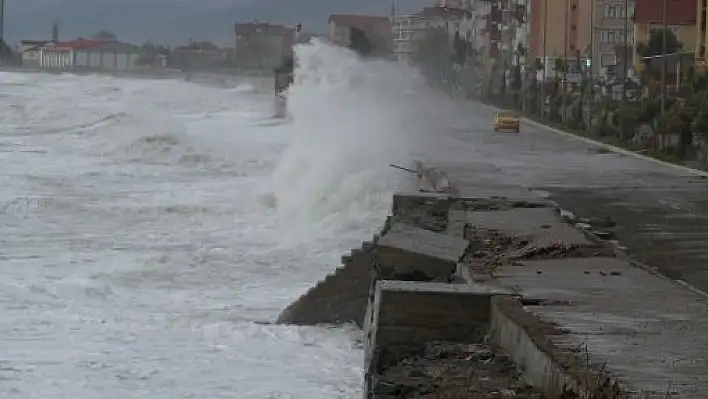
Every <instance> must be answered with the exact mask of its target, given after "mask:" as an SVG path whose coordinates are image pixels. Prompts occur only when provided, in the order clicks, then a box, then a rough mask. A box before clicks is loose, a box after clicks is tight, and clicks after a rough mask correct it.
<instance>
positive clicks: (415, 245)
mask: <svg viewBox="0 0 708 399" xmlns="http://www.w3.org/2000/svg"><path fill="white" fill-rule="evenodd" d="M378 245H379V246H380V247H388V248H396V249H401V250H404V251H409V252H412V253H415V254H420V255H426V256H430V257H434V258H439V259H441V260H445V261H449V262H457V261H459V260H460V258H461V257H462V255H464V253H465V250H466V249H467V246H468V245H469V243H468V242H467V240H464V239H461V238H458V237H451V236H449V235H447V234H440V233H435V232H432V231H428V230H424V229H421V228H418V227H414V226H410V225H407V224H403V223H393V224H392V225H391V228H390V229H389V230H388V232H387V233H386V234H385V235H384V236H382V237H381V239H380V240H379V242H378Z"/></svg>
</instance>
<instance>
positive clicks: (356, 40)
mask: <svg viewBox="0 0 708 399" xmlns="http://www.w3.org/2000/svg"><path fill="white" fill-rule="evenodd" d="M349 48H350V49H351V50H353V51H356V52H357V53H359V54H360V55H363V56H367V55H369V54H371V52H372V51H373V45H372V43H371V40H370V39H369V37H368V36H366V32H364V31H363V30H361V29H359V28H356V27H353V26H352V27H351V28H349Z"/></svg>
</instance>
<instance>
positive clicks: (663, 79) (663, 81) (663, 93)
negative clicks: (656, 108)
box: [661, 0, 668, 115]
mask: <svg viewBox="0 0 708 399" xmlns="http://www.w3.org/2000/svg"><path fill="white" fill-rule="evenodd" d="M663 2H664V10H663V15H662V25H663V26H662V28H663V29H662V31H661V114H662V115H663V114H664V112H665V110H666V30H667V28H668V27H667V22H666V13H667V5H666V3H667V0H663Z"/></svg>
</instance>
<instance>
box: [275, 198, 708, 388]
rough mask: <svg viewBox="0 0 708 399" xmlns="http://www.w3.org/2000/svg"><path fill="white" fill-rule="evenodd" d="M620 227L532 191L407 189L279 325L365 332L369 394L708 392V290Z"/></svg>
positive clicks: (296, 303)
mask: <svg viewBox="0 0 708 399" xmlns="http://www.w3.org/2000/svg"><path fill="white" fill-rule="evenodd" d="M433 186H434V184H433ZM448 191H450V190H448ZM453 191H454V190H453ZM608 223H611V221H608V220H582V221H579V220H575V218H574V216H573V215H572V214H571V213H569V212H565V211H562V210H560V209H559V208H558V207H557V206H556V205H555V204H554V203H553V202H550V201H548V200H545V199H542V198H539V197H535V196H534V195H531V194H530V193H529V192H527V191H523V190H519V191H514V192H510V191H502V192H495V191H478V192H466V193H453V194H449V193H424V192H413V193H397V194H396V195H394V199H393V207H392V214H391V216H390V217H389V218H388V219H387V221H386V223H385V226H384V227H383V229H382V230H381V232H380V234H378V235H377V236H375V237H374V238H373V239H372V240H371V241H369V242H364V243H363V244H362V247H361V248H357V249H354V250H352V251H351V253H350V254H348V255H345V256H343V257H342V266H341V267H340V268H338V269H337V270H336V271H335V272H334V273H332V274H331V275H329V276H327V277H326V278H325V279H323V280H322V281H321V282H320V283H318V284H317V285H316V286H314V287H312V288H311V289H310V290H309V291H308V292H306V293H305V294H303V295H302V296H301V297H300V298H299V299H298V300H297V301H295V302H294V303H293V304H291V305H290V306H289V307H288V308H287V309H285V310H284V311H283V312H282V314H281V315H280V318H279V320H278V322H279V323H284V324H297V325H317V324H342V323H356V324H357V325H359V326H360V327H362V329H363V334H364V346H365V364H364V370H365V379H364V380H365V397H367V398H687V399H694V398H695V399H698V398H705V392H708V379H707V378H705V376H706V375H708V364H707V363H706V362H705V360H704V359H703V358H702V357H701V356H698V355H697V354H702V353H706V351H708V307H707V306H706V302H707V301H708V300H707V299H706V298H705V297H704V296H702V295H701V294H700V293H697V292H695V291H692V290H690V289H688V288H687V287H686V286H684V285H681V284H679V283H677V282H674V281H672V280H669V279H667V278H665V277H662V276H660V275H658V274H657V273H655V272H653V271H652V270H651V269H649V268H646V267H644V266H643V265H641V264H639V263H637V262H635V261H633V260H632V259H630V258H628V257H627V256H625V255H624V254H623V253H621V252H619V251H618V250H617V249H616V247H615V246H614V245H613V244H612V243H610V242H606V241H603V239H602V238H606V237H605V236H604V235H603V234H602V231H601V228H602V227H603V226H606V225H607V224H608ZM601 237H602V238H601Z"/></svg>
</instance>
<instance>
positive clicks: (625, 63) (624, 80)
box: [622, 0, 629, 104]
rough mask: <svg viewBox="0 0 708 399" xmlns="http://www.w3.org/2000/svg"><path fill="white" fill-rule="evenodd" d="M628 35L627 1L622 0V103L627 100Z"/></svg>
mask: <svg viewBox="0 0 708 399" xmlns="http://www.w3.org/2000/svg"><path fill="white" fill-rule="evenodd" d="M628 37H629V1H628V0H624V54H623V56H624V61H622V68H623V69H624V70H623V71H622V103H623V104H624V103H625V102H626V101H627V77H628V76H627V75H628V71H629V65H628V61H629V57H628V53H629V50H628V49H627V45H628V40H627V39H628Z"/></svg>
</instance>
